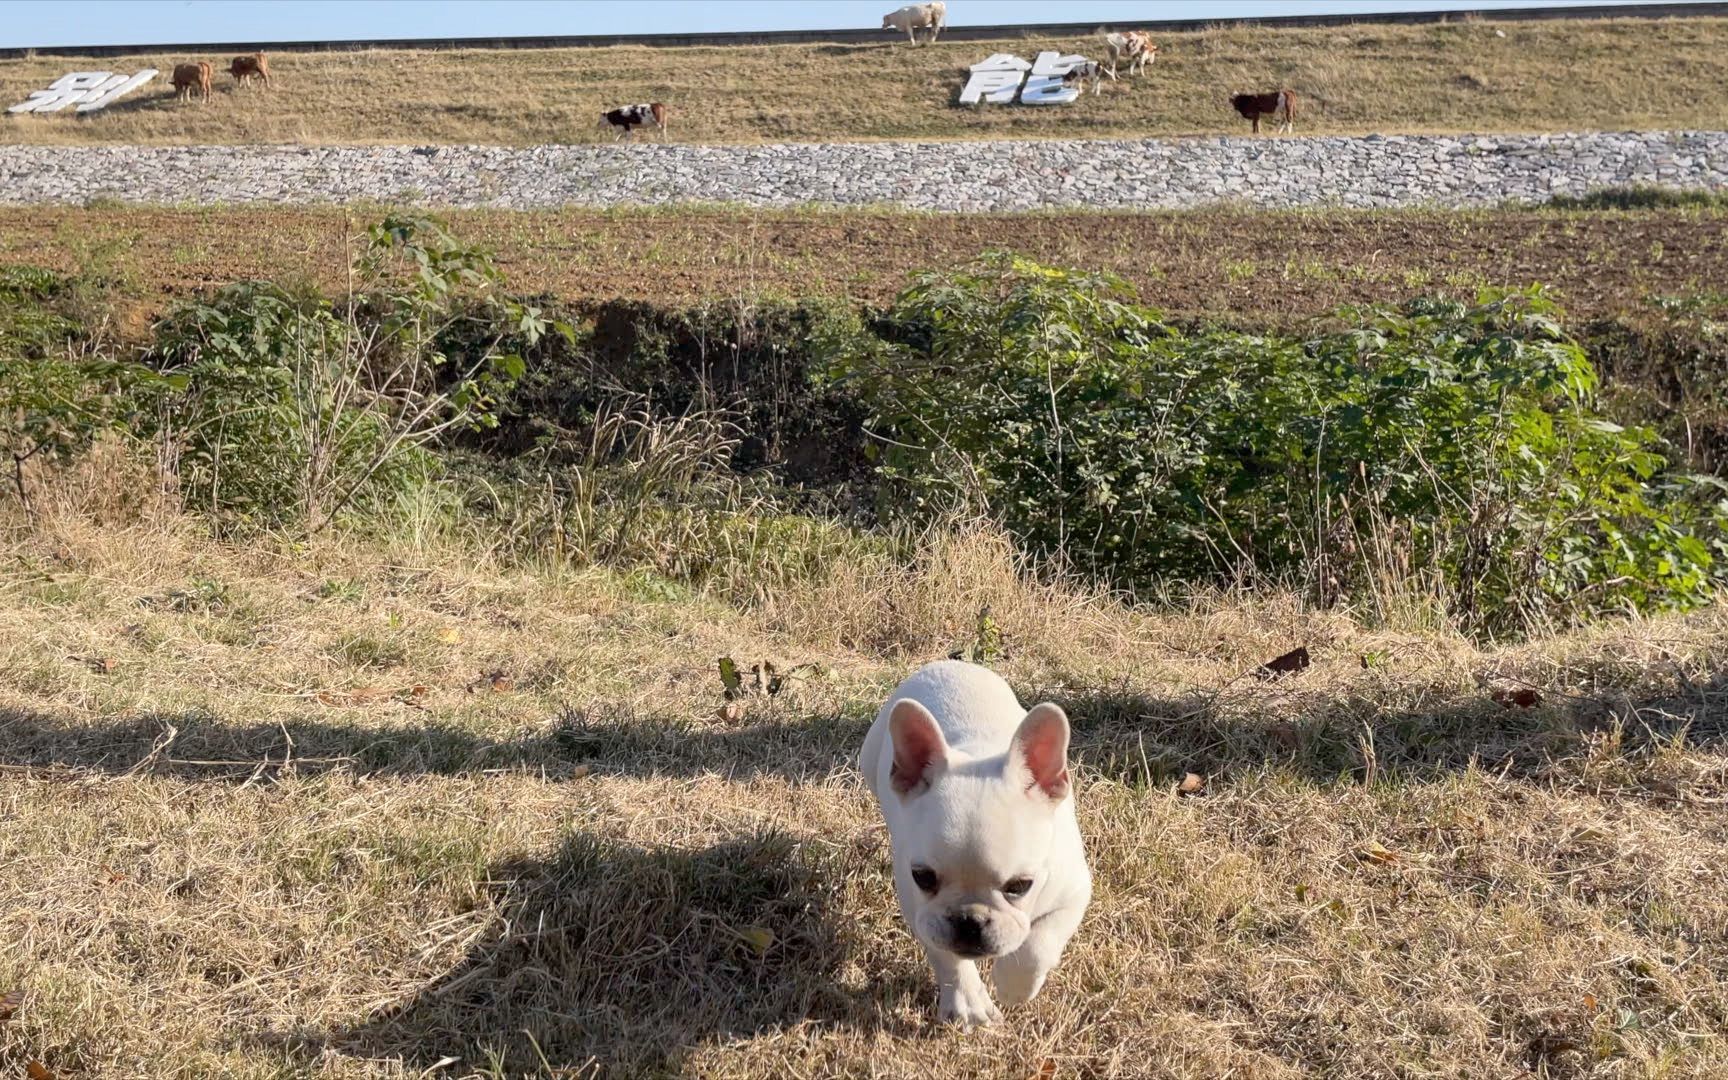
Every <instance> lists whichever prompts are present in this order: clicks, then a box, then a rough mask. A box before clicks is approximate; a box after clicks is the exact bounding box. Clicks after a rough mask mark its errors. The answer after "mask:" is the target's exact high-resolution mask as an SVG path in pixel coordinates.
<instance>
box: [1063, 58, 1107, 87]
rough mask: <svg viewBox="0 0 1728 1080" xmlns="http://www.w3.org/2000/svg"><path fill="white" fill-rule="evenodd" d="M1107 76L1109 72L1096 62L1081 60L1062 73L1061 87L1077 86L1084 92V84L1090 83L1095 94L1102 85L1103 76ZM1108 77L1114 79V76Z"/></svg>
mask: <svg viewBox="0 0 1728 1080" xmlns="http://www.w3.org/2000/svg"><path fill="white" fill-rule="evenodd" d="M1109 74H1110V70H1109V69H1108V68H1106V67H1105V66H1104V65H1103V64H1100V63H1099V62H1098V61H1096V60H1083V61H1081V62H1080V63H1078V64H1075V65H1074V66H1073V67H1071V68H1069V69H1068V70H1067V71H1065V72H1063V73H1062V85H1063V86H1076V85H1078V86H1079V87H1080V89H1081V90H1082V91H1084V90H1085V89H1086V84H1087V83H1091V84H1092V92H1093V93H1094V94H1096V93H1097V92H1098V90H1099V88H1100V87H1102V86H1103V85H1104V76H1106V75H1109ZM1110 77H1111V78H1115V76H1114V75H1111V76H1110Z"/></svg>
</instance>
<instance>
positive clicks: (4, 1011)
mask: <svg viewBox="0 0 1728 1080" xmlns="http://www.w3.org/2000/svg"><path fill="white" fill-rule="evenodd" d="M22 1004H24V994H23V992H22V991H18V990H13V991H11V992H10V993H8V994H6V995H4V996H0V1024H4V1023H5V1022H6V1021H8V1020H10V1019H12V1018H13V1017H14V1016H17V1015H18V1006H20V1005H22Z"/></svg>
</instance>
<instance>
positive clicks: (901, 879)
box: [858, 660, 1092, 1027]
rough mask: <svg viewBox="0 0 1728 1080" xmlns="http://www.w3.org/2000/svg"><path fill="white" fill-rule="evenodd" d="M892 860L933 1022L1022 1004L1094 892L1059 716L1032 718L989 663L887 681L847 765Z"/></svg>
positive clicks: (1050, 708)
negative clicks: (927, 984)
mask: <svg viewBox="0 0 1728 1080" xmlns="http://www.w3.org/2000/svg"><path fill="white" fill-rule="evenodd" d="M858 766H859V769H860V770H861V771H862V772H863V773H864V777H865V780H866V781H867V782H868V783H869V785H870V790H871V791H872V792H874V793H875V795H876V801H877V802H878V803H879V804H881V807H882V816H883V817H884V818H886V819H887V822H888V837H889V843H890V846H891V848H892V849H893V858H894V891H895V892H896V893H898V894H899V897H900V912H901V914H902V915H903V916H905V919H906V924H907V926H909V927H910V928H911V930H912V933H913V935H914V936H915V937H917V939H918V940H919V942H920V943H922V944H923V946H924V952H925V954H926V955H927V956H928V957H929V958H930V966H931V968H933V969H934V970H935V973H936V987H937V1016H938V1018H939V1019H940V1020H942V1021H945V1022H946V1021H954V1022H957V1023H959V1024H961V1025H963V1026H965V1027H971V1026H972V1025H974V1024H988V1023H990V1022H991V1021H993V1020H1000V1019H1001V1018H1002V1013H1001V1011H1000V1010H999V1009H997V1007H996V1006H995V1004H994V1003H992V1002H991V1000H990V993H989V991H987V990H986V989H985V988H984V982H983V980H982V979H981V978H980V977H979V975H978V961H979V960H983V959H987V958H994V961H995V965H994V969H993V970H992V972H991V981H992V982H994V983H995V985H996V994H997V997H999V998H1000V999H1001V1001H1002V1003H1003V1004H1005V1005H1018V1004H1020V1003H1021V1002H1024V1001H1030V1000H1031V999H1032V998H1033V997H1034V996H1035V995H1036V994H1037V993H1038V991H1039V989H1040V988H1041V987H1042V986H1043V985H1044V977H1045V976H1046V975H1048V974H1049V973H1050V969H1051V968H1053V967H1055V966H1056V961H1057V960H1059V959H1061V957H1062V949H1063V946H1065V945H1067V943H1068V939H1069V937H1071V936H1072V935H1073V933H1074V930H1075V928H1076V927H1078V926H1079V925H1080V917H1081V915H1083V914H1084V913H1085V911H1086V904H1087V902H1088V901H1089V900H1090V899H1091V898H1092V875H1091V873H1090V871H1088V870H1087V868H1086V852H1085V850H1084V849H1083V848H1082V846H1081V843H1080V826H1079V825H1078V823H1077V822H1076V821H1075V819H1074V797H1073V791H1072V785H1071V784H1070V782H1069V778H1068V717H1067V716H1066V715H1065V714H1064V713H1063V712H1062V710H1061V709H1060V708H1059V707H1057V706H1055V705H1051V704H1048V703H1046V704H1043V705H1039V706H1037V707H1035V708H1033V709H1032V710H1031V711H1030V712H1028V711H1027V710H1025V709H1023V708H1021V707H1020V702H1019V701H1018V700H1017V699H1016V698H1015V697H1014V691H1013V690H1012V689H1010V688H1009V686H1008V684H1007V683H1006V682H1004V681H1003V679H1002V677H1001V676H999V675H997V674H996V673H995V672H993V671H990V670H989V669H988V668H983V667H979V666H978V665H976V664H967V663H962V662H961V661H958V660H942V661H938V662H937V663H934V664H929V665H927V666H925V667H923V668H921V669H919V670H918V671H917V672H915V673H914V674H913V675H912V676H911V677H910V678H908V679H907V680H906V681H905V682H903V683H901V684H900V685H899V686H898V687H896V688H895V690H894V693H893V694H892V695H890V697H889V698H888V703H887V704H886V705H884V706H883V707H882V711H881V712H879V713H877V714H876V722H875V723H874V724H872V725H871V727H870V734H869V735H867V736H866V737H865V739H864V752H863V754H862V755H860V757H859V759H858Z"/></svg>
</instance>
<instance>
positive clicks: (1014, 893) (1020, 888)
mask: <svg viewBox="0 0 1728 1080" xmlns="http://www.w3.org/2000/svg"><path fill="white" fill-rule="evenodd" d="M1031 889H1032V879H1031V878H1029V877H1017V878H1010V879H1009V880H1007V881H1005V882H1003V883H1002V895H1003V896H1008V897H1013V898H1015V899H1018V898H1020V897H1022V896H1025V895H1026V894H1027V893H1028V892H1030V891H1031Z"/></svg>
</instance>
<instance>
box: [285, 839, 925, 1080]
mask: <svg viewBox="0 0 1728 1080" xmlns="http://www.w3.org/2000/svg"><path fill="white" fill-rule="evenodd" d="M844 857H845V856H844V855H841V854H835V853H833V852H831V851H829V850H828V849H825V848H820V847H819V846H817V845H811V844H800V843H797V842H795V841H794V840H793V839H791V838H789V837H787V836H785V835H783V834H780V833H776V832H767V833H762V834H758V835H755V836H751V837H746V838H742V839H739V840H736V841H732V842H729V843H726V844H722V845H719V846H716V847H712V848H708V849H705V850H700V851H694V852H692V851H683V850H677V849H671V848H656V849H643V848H639V847H634V846H631V845H628V844H621V843H618V842H616V841H613V840H608V839H601V838H597V837H594V836H590V835H587V834H577V835H575V836H573V837H572V838H571V839H569V840H568V841H566V842H565V844H564V845H563V846H562V847H561V848H560V849H559V850H558V851H557V852H556V853H555V854H554V855H553V856H552V857H551V858H549V859H543V860H517V861H512V862H508V863H504V864H501V865H498V866H495V867H493V868H492V869H491V871H490V872H489V874H488V880H489V881H490V882H491V883H492V886H491V887H492V889H493V894H494V900H495V902H496V904H497V911H498V914H499V918H498V919H497V920H496V921H495V923H494V927H495V928H494V929H493V931H492V932H491V933H489V934H488V935H487V936H486V938H485V939H484V940H483V941H481V942H480V943H479V944H476V945H474V946H472V947H471V948H470V949H469V951H468V955H467V956H466V958H465V959H463V960H462V961H461V962H460V963H459V964H457V965H456V966H455V967H454V968H452V969H451V970H450V971H449V972H448V973H447V974H445V975H444V976H443V977H441V978H440V979H439V980H438V981H436V982H435V983H433V984H431V985H430V986H428V987H426V988H425V989H424V990H422V991H420V992H418V993H416V994H415V995H414V996H412V997H411V998H409V999H408V1000H406V1001H405V1002H402V1003H401V1004H399V1005H396V1006H392V1007H389V1008H387V1009H385V1010H383V1011H382V1012H380V1013H379V1014H378V1015H376V1016H375V1017H373V1018H372V1019H370V1020H369V1021H367V1022H365V1023H363V1024H361V1025H358V1026H356V1027H353V1028H350V1029H346V1030H339V1031H335V1032H328V1033H318V1034H308V1033H301V1034H298V1035H293V1036H287V1037H283V1036H275V1037H272V1038H269V1039H268V1040H267V1041H268V1042H270V1043H273V1044H275V1045H276V1046H277V1047H278V1048H279V1049H282V1050H284V1051H286V1052H287V1053H289V1054H290V1055H291V1056H292V1057H295V1058H306V1059H308V1061H310V1060H312V1059H315V1058H316V1057H317V1055H319V1054H321V1053H323V1052H324V1051H326V1050H331V1049H335V1050H340V1051H341V1052H343V1053H345V1054H351V1055H355V1056H358V1057H362V1058H367V1059H371V1060H374V1061H389V1062H392V1063H395V1064H400V1065H404V1066H409V1067H412V1068H413V1069H415V1070H427V1069H431V1068H433V1067H435V1066H438V1065H439V1064H441V1063H447V1062H448V1059H451V1058H454V1059H456V1060H457V1061H460V1062H461V1063H462V1064H463V1065H464V1066H467V1067H469V1068H489V1069H491V1070H493V1071H496V1072H500V1073H505V1074H508V1075H513V1076H514V1075H521V1074H524V1073H530V1074H532V1075H542V1074H544V1073H546V1072H549V1073H550V1074H551V1075H557V1076H584V1077H586V1076H610V1075H665V1074H667V1073H670V1072H677V1071H680V1070H682V1069H683V1068H684V1067H685V1064H686V1059H687V1058H688V1057H689V1055H690V1054H691V1052H692V1051H694V1050H697V1049H699V1048H701V1047H702V1046H704V1045H710V1044H714V1043H721V1042H725V1041H728V1040H732V1039H738V1038H745V1037H750V1036H754V1035H760V1034H763V1033H768V1032H773V1031H778V1030H784V1029H789V1028H793V1027H801V1026H805V1025H817V1026H822V1027H843V1028H851V1029H857V1030H861V1031H868V1030H876V1029H880V1028H882V1027H884V1019H883V1017H884V1015H885V1014H884V1010H883V1009H882V1008H881V1007H880V1006H879V1005H878V1003H877V1002H878V999H877V997H876V996H874V995H862V994H856V993H853V992H850V991H848V990H846V989H844V988H843V987H842V986H841V985H840V980H839V975H840V972H841V967H842V965H843V963H845V962H846V960H847V957H848V954H849V953H850V951H851V949H850V948H849V945H848V942H847V940H846V938H847V933H848V930H849V924H847V923H845V922H844V921H843V920H840V919H838V918H837V917H836V915H835V909H836V907H837V904H836V902H835V901H836V898H835V896H834V890H835V889H836V887H837V886H836V885H835V883H836V882H838V881H840V880H843V878H844V876H845V868H844V867H840V866H837V865H832V864H833V863H835V862H837V861H838V860H839V859H841V858H844ZM859 857H862V856H859ZM915 974H921V972H914V971H912V970H908V971H907V972H905V973H904V976H905V977H904V978H900V979H890V980H889V981H888V983H887V984H886V986H884V987H878V988H877V993H887V994H889V995H893V994H896V993H907V994H918V995H921V994H922V993H923V992H924V991H925V989H926V988H925V987H924V986H923V984H922V983H920V982H918V981H917V980H916V979H914V978H913V976H914V975H915ZM486 1075H492V1073H491V1072H488V1073H487V1074H486Z"/></svg>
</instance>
